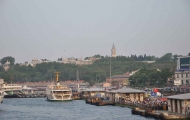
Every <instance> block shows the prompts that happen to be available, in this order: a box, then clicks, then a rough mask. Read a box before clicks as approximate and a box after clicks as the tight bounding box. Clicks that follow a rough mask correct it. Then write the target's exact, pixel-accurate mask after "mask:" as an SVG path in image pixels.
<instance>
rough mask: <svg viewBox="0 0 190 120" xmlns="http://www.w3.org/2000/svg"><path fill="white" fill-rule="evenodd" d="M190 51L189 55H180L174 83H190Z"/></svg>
mask: <svg viewBox="0 0 190 120" xmlns="http://www.w3.org/2000/svg"><path fill="white" fill-rule="evenodd" d="M189 66H190V53H189V55H188V56H182V57H178V59H177V70H176V72H175V80H174V85H189V84H190V70H189V69H190V67H189Z"/></svg>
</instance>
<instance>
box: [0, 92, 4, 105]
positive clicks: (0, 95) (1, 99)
mask: <svg viewBox="0 0 190 120" xmlns="http://www.w3.org/2000/svg"><path fill="white" fill-rule="evenodd" d="M3 98H4V92H3V90H0V103H2V102H3Z"/></svg>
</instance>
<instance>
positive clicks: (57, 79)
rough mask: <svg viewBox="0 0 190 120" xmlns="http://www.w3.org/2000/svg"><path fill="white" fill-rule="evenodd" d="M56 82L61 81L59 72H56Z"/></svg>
mask: <svg viewBox="0 0 190 120" xmlns="http://www.w3.org/2000/svg"><path fill="white" fill-rule="evenodd" d="M55 77H56V82H58V81H59V72H55Z"/></svg>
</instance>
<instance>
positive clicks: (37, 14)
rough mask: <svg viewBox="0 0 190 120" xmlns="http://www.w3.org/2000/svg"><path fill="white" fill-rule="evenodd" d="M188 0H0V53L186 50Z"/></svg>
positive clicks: (25, 56)
mask: <svg viewBox="0 0 190 120" xmlns="http://www.w3.org/2000/svg"><path fill="white" fill-rule="evenodd" d="M189 5H190V1H189V0H181V1H174V0H167V1H165V0H155V1H149V0H143V1H141V0H137V1H134V0H128V1H112V0H104V1H101V0H96V1H87V0H81V1H75V0H74V1H65V0H54V1H45V0H44V1H43V0H42V1H38V0H29V1H23V0H17V1H14V0H9V1H7V0H1V1H0V59H2V58H3V57H6V56H12V57H14V58H15V63H24V62H25V61H28V62H31V60H32V59H33V58H37V57H38V59H48V60H51V61H56V60H57V59H58V58H61V57H63V58H68V57H76V58H81V57H82V58H85V57H89V56H93V55H95V54H100V55H103V56H106V55H108V56H111V48H112V45H113V44H114V45H115V48H116V50H117V52H116V53H117V56H119V55H123V56H130V55H131V54H133V55H134V54H136V55H137V56H138V55H144V54H146V55H155V56H156V57H161V56H162V55H164V54H166V53H172V54H179V55H187V54H188V53H189V52H190V49H189V46H190V34H189V31H190V7H189Z"/></svg>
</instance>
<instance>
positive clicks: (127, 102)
mask: <svg viewBox="0 0 190 120" xmlns="http://www.w3.org/2000/svg"><path fill="white" fill-rule="evenodd" d="M46 86H47V85H39V84H38V85H37V86H34V85H33V86H29V87H32V88H33V92H32V93H33V94H25V96H19V97H20V98H36V97H45V88H46ZM170 93H171V92H170ZM162 94H163V93H162ZM167 94H168V95H169V96H162V97H161V96H151V95H148V94H147V92H146V91H144V90H139V89H134V88H129V87H123V88H119V89H112V90H106V89H105V88H85V89H80V91H75V92H73V93H72V100H73V101H75V100H84V101H85V103H86V104H90V105H95V106H107V105H112V106H113V107H114V106H121V107H127V108H130V109H131V114H133V115H140V116H143V117H149V118H150V117H151V118H154V119H189V114H190V111H189V110H190V104H189V100H190V97H189V96H190V93H182V94H180V93H179V92H176V93H175V92H173V93H171V94H169V93H167ZM175 94H176V95H175ZM37 95H41V96H37ZM165 95H166V91H165Z"/></svg>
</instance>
